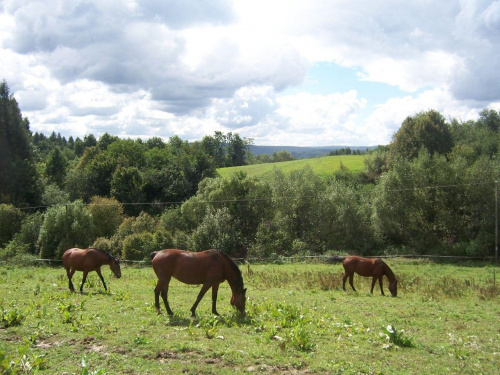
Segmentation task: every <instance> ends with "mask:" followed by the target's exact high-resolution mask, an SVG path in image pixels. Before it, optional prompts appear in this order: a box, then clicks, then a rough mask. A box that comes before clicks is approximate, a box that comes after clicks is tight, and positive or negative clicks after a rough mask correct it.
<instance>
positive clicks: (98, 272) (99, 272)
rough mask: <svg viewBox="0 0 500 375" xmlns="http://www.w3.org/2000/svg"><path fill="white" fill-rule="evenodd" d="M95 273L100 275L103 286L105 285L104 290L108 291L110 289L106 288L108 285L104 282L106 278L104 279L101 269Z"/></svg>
mask: <svg viewBox="0 0 500 375" xmlns="http://www.w3.org/2000/svg"><path fill="white" fill-rule="evenodd" d="M95 272H97V274H98V275H99V278H100V279H101V281H102V285H104V290H108V288H107V287H106V283H105V282H104V277H102V274H101V269H100V268H98V269H96V270H95Z"/></svg>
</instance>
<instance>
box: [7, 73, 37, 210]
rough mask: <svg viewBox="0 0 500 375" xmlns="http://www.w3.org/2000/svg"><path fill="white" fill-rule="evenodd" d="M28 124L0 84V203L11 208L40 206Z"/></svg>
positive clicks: (14, 101)
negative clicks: (9, 204) (11, 205)
mask: <svg viewBox="0 0 500 375" xmlns="http://www.w3.org/2000/svg"><path fill="white" fill-rule="evenodd" d="M30 136H31V134H30V130H29V121H28V119H26V118H23V117H22V115H21V111H20V109H19V106H18V104H17V101H16V100H15V99H14V97H13V95H11V94H10V92H9V86H8V85H7V83H6V82H5V81H3V82H2V83H1V84H0V171H1V173H0V202H1V203H11V204H13V205H15V206H18V207H19V206H35V205H37V204H39V203H40V198H41V189H40V185H39V177H38V173H37V170H36V167H35V163H34V157H33V152H32V146H31V143H30Z"/></svg>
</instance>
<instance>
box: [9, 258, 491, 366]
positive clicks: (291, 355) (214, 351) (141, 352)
mask: <svg viewBox="0 0 500 375" xmlns="http://www.w3.org/2000/svg"><path fill="white" fill-rule="evenodd" d="M387 262H388V263H389V264H390V266H391V268H392V269H393V271H394V272H395V273H396V275H397V276H398V279H399V280H400V283H399V284H400V286H399V290H398V298H391V297H388V296H386V297H383V296H381V295H380V291H379V290H378V288H376V289H375V291H374V294H373V295H371V294H370V293H369V288H370V280H369V279H366V278H360V277H355V280H354V284H355V286H356V288H357V290H358V292H353V291H351V290H350V289H348V290H347V291H346V292H344V291H342V282H341V276H342V267H341V265H339V264H337V265H326V264H285V265H251V266H241V269H242V272H243V278H244V281H245V286H246V287H247V288H248V292H247V296H248V302H247V315H246V316H245V317H241V316H239V314H237V313H236V312H235V310H233V309H232V308H231V307H230V304H229V300H230V297H231V293H230V289H229V287H228V285H227V283H224V284H223V285H221V288H220V290H219V299H218V310H219V312H220V313H221V316H220V317H213V316H212V315H211V313H210V311H211V302H210V293H207V295H206V296H205V298H204V299H203V300H202V302H201V303H200V305H199V306H198V309H197V314H198V316H197V318H194V319H193V318H191V317H190V314H191V312H190V311H189V309H190V307H191V305H192V304H193V302H194V300H195V299H196V296H197V294H198V291H199V287H195V286H188V285H184V284H181V283H179V282H177V281H173V282H172V284H171V288H170V293H169V301H170V305H171V307H172V309H173V310H174V312H175V315H174V316H173V317H168V315H167V314H166V313H165V312H164V313H163V314H162V315H157V314H156V312H155V309H154V306H153V298H154V295H153V289H154V285H155V282H156V277H155V275H154V273H153V271H152V269H151V268H150V267H144V268H138V267H135V266H123V267H122V274H123V276H122V278H121V279H115V278H113V277H112V276H111V271H110V270H109V268H107V267H106V268H103V271H104V272H103V274H104V277H105V279H106V282H107V284H108V286H109V288H110V291H109V293H104V291H103V290H102V286H101V284H100V280H99V279H98V277H97V275H95V274H90V275H89V279H90V280H89V282H88V283H87V285H85V289H84V293H83V294H80V293H70V292H69V290H68V285H67V284H68V283H67V279H66V275H65V271H64V270H63V269H62V267H61V268H49V267H39V268H21V267H17V266H1V268H0V313H2V317H4V318H5V319H4V318H2V319H3V320H1V321H0V366H3V367H0V368H1V369H2V370H3V372H2V371H0V373H9V372H7V370H5V369H6V368H7V367H9V366H10V368H11V369H13V370H14V372H11V373H34V369H38V371H39V373H40V374H63V373H65V374H92V373H94V374H98V373H99V374H104V373H107V374H157V373H171V374H180V373H190V374H234V373H242V372H250V373H265V374H268V373H276V374H279V373H283V374H289V373H307V374H324V373H328V374H359V373H370V374H372V373H374V374H382V373H384V374H430V373H432V374H440V373H463V374H478V373H484V374H491V373H496V371H497V370H498V366H499V365H500V328H499V327H500V326H499V325H498V312H499V311H500V300H499V297H498V295H497V294H498V292H499V288H498V286H496V287H494V285H493V275H494V271H495V270H496V273H497V275H498V269H495V268H494V267H491V266H489V265H481V264H476V265H463V266H460V265H443V264H434V263H431V262H428V261H423V260H403V259H391V260H388V261H387ZM74 279H75V280H74V282H75V285H78V283H79V282H81V273H76V274H75V277H74ZM384 286H385V290H386V293H387V294H389V293H388V290H387V280H386V279H384ZM163 311H164V309H163ZM389 326H391V327H389ZM26 365H28V367H29V366H31V368H32V370H30V371H28V370H26V369H27V368H28V367H26ZM23 366H24V367H23ZM23 368H24V370H23ZM15 371H17V372H15Z"/></svg>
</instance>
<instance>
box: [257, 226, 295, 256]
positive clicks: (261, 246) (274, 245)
mask: <svg viewBox="0 0 500 375" xmlns="http://www.w3.org/2000/svg"><path fill="white" fill-rule="evenodd" d="M292 243H293V239H292V238H291V237H290V236H289V234H288V233H287V232H286V231H284V230H283V229H282V228H281V226H280V225H279V223H277V224H274V223H269V222H264V223H261V224H260V225H259V227H258V229H257V233H256V235H255V242H254V243H253V244H252V246H251V250H250V254H249V255H250V256H251V257H252V258H253V257H255V258H260V259H270V258H272V257H273V256H276V255H284V256H289V255H290V249H291V248H292Z"/></svg>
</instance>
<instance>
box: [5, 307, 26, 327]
mask: <svg viewBox="0 0 500 375" xmlns="http://www.w3.org/2000/svg"><path fill="white" fill-rule="evenodd" d="M0 318H1V319H0V324H1V326H2V328H9V327H15V326H19V325H21V323H22V322H23V321H24V319H25V315H23V314H22V313H20V312H19V311H18V310H17V309H12V310H5V309H2V311H1V314H0Z"/></svg>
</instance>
